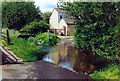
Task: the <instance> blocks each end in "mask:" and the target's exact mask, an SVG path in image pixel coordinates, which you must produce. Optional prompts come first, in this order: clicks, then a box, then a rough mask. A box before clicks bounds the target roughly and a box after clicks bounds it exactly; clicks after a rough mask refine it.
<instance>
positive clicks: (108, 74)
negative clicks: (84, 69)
mask: <svg viewBox="0 0 120 81" xmlns="http://www.w3.org/2000/svg"><path fill="white" fill-rule="evenodd" d="M119 72H120V71H119V68H118V65H116V64H111V65H108V66H107V67H106V68H104V69H102V70H100V71H95V72H94V73H92V74H91V75H90V76H91V77H92V78H93V79H96V80H98V79H119Z"/></svg>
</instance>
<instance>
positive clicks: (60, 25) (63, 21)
mask: <svg viewBox="0 0 120 81" xmlns="http://www.w3.org/2000/svg"><path fill="white" fill-rule="evenodd" d="M63 26H65V27H66V35H67V27H68V25H67V23H66V22H65V20H64V19H61V21H60V23H59V29H63Z"/></svg>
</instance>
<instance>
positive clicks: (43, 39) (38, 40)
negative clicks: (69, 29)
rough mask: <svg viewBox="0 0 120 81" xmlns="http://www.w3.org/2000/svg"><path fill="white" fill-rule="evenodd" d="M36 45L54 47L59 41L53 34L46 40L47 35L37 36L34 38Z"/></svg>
mask: <svg viewBox="0 0 120 81" xmlns="http://www.w3.org/2000/svg"><path fill="white" fill-rule="evenodd" d="M35 40H36V43H37V44H38V43H42V44H43V45H55V44H56V43H57V42H59V41H60V38H58V37H57V36H56V35H55V34H52V33H50V38H49V40H48V33H42V34H38V35H37V36H36V37H35Z"/></svg>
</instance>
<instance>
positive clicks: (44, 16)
mask: <svg viewBox="0 0 120 81" xmlns="http://www.w3.org/2000/svg"><path fill="white" fill-rule="evenodd" d="M51 14H52V12H44V13H42V15H43V19H44V20H45V22H46V23H48V24H49V19H50V16H51Z"/></svg>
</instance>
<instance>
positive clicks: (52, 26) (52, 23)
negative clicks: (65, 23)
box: [49, 9, 59, 29]
mask: <svg viewBox="0 0 120 81" xmlns="http://www.w3.org/2000/svg"><path fill="white" fill-rule="evenodd" d="M58 20H59V17H58V12H57V11H56V10H55V9H54V10H53V12H52V15H51V16H50V20H49V22H50V29H58V26H59V23H58V22H59V21H58Z"/></svg>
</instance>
